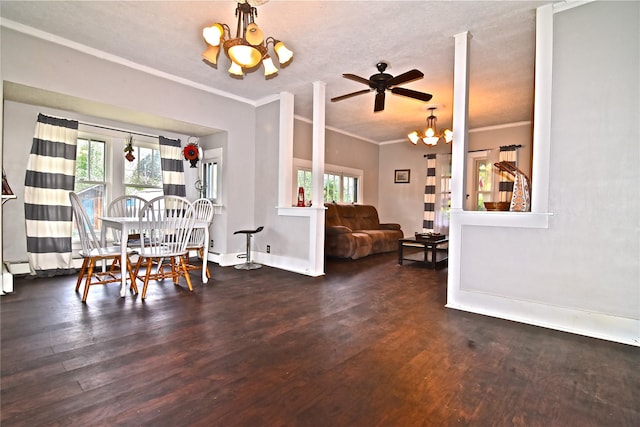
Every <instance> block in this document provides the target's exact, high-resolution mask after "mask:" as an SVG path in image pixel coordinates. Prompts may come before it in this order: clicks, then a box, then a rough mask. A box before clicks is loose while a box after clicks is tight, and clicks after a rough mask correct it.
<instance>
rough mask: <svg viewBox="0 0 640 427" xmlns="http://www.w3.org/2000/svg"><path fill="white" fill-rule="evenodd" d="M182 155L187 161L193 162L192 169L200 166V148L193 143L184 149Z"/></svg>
mask: <svg viewBox="0 0 640 427" xmlns="http://www.w3.org/2000/svg"><path fill="white" fill-rule="evenodd" d="M182 154H183V155H184V158H185V160H188V161H189V162H191V167H192V168H195V167H196V165H197V164H198V156H199V155H200V152H199V150H198V146H197V145H196V144H193V143H191V144H187V146H186V147H184V150H182Z"/></svg>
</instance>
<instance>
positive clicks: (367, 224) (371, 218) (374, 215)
mask: <svg viewBox="0 0 640 427" xmlns="http://www.w3.org/2000/svg"><path fill="white" fill-rule="evenodd" d="M354 207H355V208H356V214H357V216H358V228H354V229H353V230H354V231H355V230H379V229H380V221H379V220H378V211H377V210H376V208H375V207H374V206H371V205H356V206H354Z"/></svg>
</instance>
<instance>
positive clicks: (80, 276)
mask: <svg viewBox="0 0 640 427" xmlns="http://www.w3.org/2000/svg"><path fill="white" fill-rule="evenodd" d="M87 264H89V258H85V259H84V260H83V261H82V267H80V273H78V281H77V282H76V292H78V289H80V284H81V283H82V278H83V277H84V275H85V273H86V272H87Z"/></svg>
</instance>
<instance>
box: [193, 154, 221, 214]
mask: <svg viewBox="0 0 640 427" xmlns="http://www.w3.org/2000/svg"><path fill="white" fill-rule="evenodd" d="M200 173H201V175H200V182H199V183H198V184H197V185H196V188H198V190H199V191H200V197H206V198H207V199H209V200H211V202H212V203H214V204H221V203H222V194H221V186H220V182H221V179H222V148H213V149H208V150H205V152H204V159H203V160H202V169H201V171H200Z"/></svg>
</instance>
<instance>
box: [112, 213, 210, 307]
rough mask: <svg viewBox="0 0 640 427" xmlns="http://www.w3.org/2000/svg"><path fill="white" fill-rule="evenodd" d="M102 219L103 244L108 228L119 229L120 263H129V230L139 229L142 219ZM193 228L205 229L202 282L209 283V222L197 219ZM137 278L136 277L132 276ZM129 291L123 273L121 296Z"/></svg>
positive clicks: (121, 217)
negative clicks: (207, 265) (207, 267)
mask: <svg viewBox="0 0 640 427" xmlns="http://www.w3.org/2000/svg"><path fill="white" fill-rule="evenodd" d="M100 220H101V221H102V232H101V233H100V234H101V239H102V245H103V246H104V245H105V244H106V235H107V233H106V230H107V228H115V229H119V230H120V232H121V236H122V237H121V238H120V265H121V266H125V265H127V264H126V262H127V246H128V245H129V230H138V229H139V228H140V220H139V218H137V217H124V216H103V217H100ZM193 228H203V229H204V252H203V253H204V259H203V260H202V283H207V282H208V278H207V269H206V263H207V254H208V253H209V222H208V221H205V220H196V221H195V222H194V224H193ZM131 280H135V278H131ZM126 293H127V275H126V274H122V275H121V284H120V296H121V297H123V298H124V296H125V295H126Z"/></svg>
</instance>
